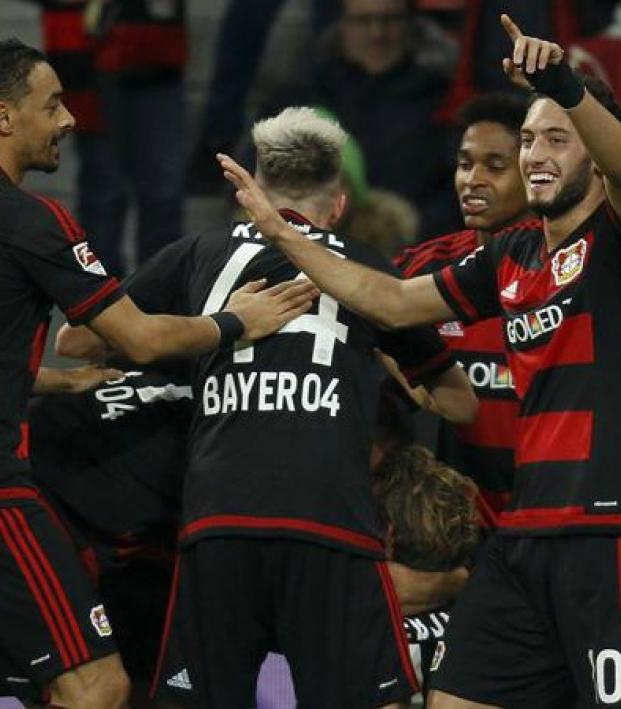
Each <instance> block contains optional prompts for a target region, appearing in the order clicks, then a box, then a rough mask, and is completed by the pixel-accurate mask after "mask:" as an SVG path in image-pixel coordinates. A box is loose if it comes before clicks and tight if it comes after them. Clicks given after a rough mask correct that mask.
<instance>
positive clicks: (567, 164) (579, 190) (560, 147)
mask: <svg viewBox="0 0 621 709" xmlns="http://www.w3.org/2000/svg"><path fill="white" fill-rule="evenodd" d="M520 170H521V172H522V177H523V179H524V184H525V185H526V195H527V197H528V205H529V207H530V208H531V209H532V211H534V212H535V213H536V214H539V215H540V216H544V217H548V218H550V219H556V218H558V217H561V216H563V215H564V214H566V213H567V212H569V211H570V210H571V209H573V208H574V207H576V206H577V205H579V204H580V203H581V202H582V201H583V200H584V199H585V197H586V195H587V194H588V192H589V190H590V189H591V188H592V186H593V180H594V178H595V165H594V163H593V161H592V160H591V158H590V156H589V154H588V152H587V150H586V148H585V147H584V144H583V142H582V140H581V139H580V137H579V135H578V133H577V131H576V129H575V128H574V126H573V124H572V122H571V120H570V119H569V118H568V116H567V114H566V112H565V111H564V110H563V109H562V108H561V107H560V106H559V105H558V104H557V103H555V102H554V101H551V100H550V99H538V100H537V101H535V102H534V103H533V105H532V106H531V107H530V110H529V111H528V114H527V116H526V120H525V121H524V125H523V126H522V132H521V148H520Z"/></svg>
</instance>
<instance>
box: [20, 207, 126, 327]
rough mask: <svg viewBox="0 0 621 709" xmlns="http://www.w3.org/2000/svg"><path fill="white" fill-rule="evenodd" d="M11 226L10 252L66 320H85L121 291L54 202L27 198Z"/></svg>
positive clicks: (75, 322) (77, 228)
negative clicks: (12, 241) (26, 204)
mask: <svg viewBox="0 0 621 709" xmlns="http://www.w3.org/2000/svg"><path fill="white" fill-rule="evenodd" d="M29 207H30V208H28V209H26V208H24V209H23V210H22V212H21V214H20V218H19V220H18V222H17V228H16V230H15V237H14V243H13V247H14V248H13V249H12V251H11V253H12V255H14V257H15V258H16V259H17V261H18V262H19V264H20V266H21V267H22V268H23V269H24V271H26V272H27V274H28V275H29V277H30V278H31V279H32V280H33V281H34V282H35V283H36V284H37V286H38V287H39V288H41V290H43V292H45V293H46V294H47V295H48V296H49V297H50V298H51V299H52V300H53V301H54V302H55V303H56V304H57V305H58V307H59V308H60V309H61V310H62V311H63V312H64V313H65V315H66V316H67V319H68V320H69V322H70V323H71V324H72V325H80V324H85V323H88V322H90V321H91V320H92V319H93V318H95V317H96V316H97V315H99V314H100V313H102V312H103V311H104V310H105V309H106V308H108V307H109V306H110V305H112V304H113V303H115V302H116V301H117V300H119V298H121V297H122V296H123V295H124V290H123V288H122V286H121V285H120V283H119V281H118V280H117V279H116V278H113V277H110V276H108V275H107V274H106V271H105V269H104V266H103V265H102V264H101V262H100V261H99V259H98V258H97V256H96V255H95V254H94V253H93V251H92V250H91V248H90V246H89V244H88V241H86V238H85V234H84V230H83V229H82V228H81V227H80V226H79V225H78V224H77V223H76V222H75V220H74V218H73V217H72V215H71V214H70V212H69V211H68V210H67V209H66V208H65V207H64V206H63V205H61V204H60V203H59V202H56V201H55V200H52V199H49V198H46V197H36V198H33V201H32V203H31V204H30V205H29Z"/></svg>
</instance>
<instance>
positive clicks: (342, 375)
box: [65, 109, 476, 709]
mask: <svg viewBox="0 0 621 709" xmlns="http://www.w3.org/2000/svg"><path fill="white" fill-rule="evenodd" d="M254 138H255V142H256V144H257V150H258V156H259V163H260V165H261V171H262V175H263V176H264V180H265V183H266V185H268V187H269V188H270V191H271V194H272V196H273V198H274V199H276V200H277V203H278V205H279V207H281V213H282V214H283V215H284V217H285V218H286V219H287V220H288V223H291V224H293V225H295V226H294V228H295V229H298V230H300V232H301V233H304V234H307V235H308V237H309V238H311V239H313V240H316V241H318V242H321V243H322V248H327V249H331V250H333V251H334V252H335V253H337V254H338V258H339V259H340V258H344V259H345V258H346V259H356V260H359V261H362V262H364V263H370V264H373V265H375V266H377V267H378V268H381V269H385V270H388V271H390V272H394V271H393V269H392V268H391V266H390V264H385V263H384V262H383V260H382V259H381V258H380V257H379V256H378V255H376V254H374V253H373V252H369V251H368V250H367V248H366V247H364V246H363V245H360V244H357V243H355V242H351V243H350V242H348V241H346V240H344V239H341V238H339V237H338V236H336V235H335V234H334V233H333V232H332V231H331V230H330V228H331V226H332V224H333V223H335V222H336V220H337V219H338V218H339V216H340V214H341V212H342V210H343V207H344V194H343V191H342V187H341V174H340V166H341V148H342V144H343V140H344V138H345V134H344V133H343V131H342V130H341V129H340V128H339V127H338V126H337V125H336V124H334V123H332V122H331V121H329V120H327V119H324V118H320V117H318V116H317V115H316V114H315V112H314V111H312V110H311V109H289V110H287V111H285V112H283V113H282V114H281V115H280V116H278V117H277V118H275V119H271V120H268V121H266V122H264V123H261V124H258V125H257V126H256V127H255V130H254ZM294 210H295V211H294ZM225 236H226V239H224V241H223V240H222V239H220V242H218V241H217V240H213V239H205V238H194V239H185V240H181V242H179V243H178V244H173V245H171V246H170V247H168V248H167V249H165V250H164V251H162V252H161V254H160V257H159V258H156V259H154V260H152V261H151V262H150V264H147V265H146V266H145V267H144V268H142V269H140V272H139V274H137V278H138V279H139V280H142V282H143V286H144V291H143V292H144V293H147V292H149V293H152V294H153V295H154V296H155V297H156V298H164V297H169V298H172V299H174V300H176V301H177V302H180V303H182V302H183V301H184V300H185V301H186V303H185V306H184V307H189V308H190V309H191V310H192V311H194V312H196V311H197V310H198V311H202V312H204V313H213V312H217V311H218V310H219V309H220V308H221V307H222V305H223V303H225V302H226V298H227V297H228V293H229V292H230V290H231V289H232V288H233V287H235V286H236V285H240V284H242V283H245V282H246V281H248V280H251V281H252V280H253V279H255V278H256V277H257V276H259V274H260V275H261V277H267V278H268V282H269V283H272V282H278V281H281V280H282V279H287V278H292V277H295V276H296V274H297V269H296V268H295V267H294V266H293V265H292V264H291V263H290V262H289V261H288V260H287V259H285V258H284V257H283V255H282V254H281V253H280V252H279V251H278V250H277V249H274V248H270V247H269V244H268V242H267V241H266V240H265V239H263V237H262V236H261V234H260V232H259V231H258V230H257V229H256V227H255V226H254V224H253V223H252V222H245V223H239V224H236V225H235V227H234V228H233V231H232V234H226V235H225ZM154 283H155V284H159V287H158V288H156V289H155V290H154V289H153V284H154ZM162 284H166V285H165V287H162ZM132 293H133V294H134V295H135V297H136V299H137V300H138V302H139V303H141V304H143V306H145V307H146V305H145V302H144V301H143V297H144V296H142V295H141V294H140V293H139V292H138V290H137V283H136V282H134V284H133V286H132ZM178 293H179V297H177V294H178ZM187 301H189V302H187ZM82 332H83V331H82ZM66 334H69V335H71V332H69V333H66ZM75 335H76V336H77V337H80V331H77V332H76V333H75ZM65 346H67V347H68V343H67V342H65ZM378 347H379V348H381V349H382V350H386V351H387V352H388V353H389V354H391V355H392V356H394V357H395V358H396V359H397V360H398V361H399V362H400V363H401V364H402V366H404V367H405V368H406V370H407V371H408V372H409V374H410V376H413V377H414V378H415V379H416V380H417V381H418V380H420V379H421V378H422V380H424V381H428V382H429V385H430V386H431V387H432V393H433V394H434V396H436V397H439V398H440V399H442V398H443V396H444V394H443V390H444V392H445V393H447V392H450V393H451V395H453V394H455V393H457V394H458V396H460V397H461V402H460V403H461V405H462V406H463V411H462V418H463V419H469V418H471V417H472V416H473V415H474V413H475V410H476V403H475V400H474V397H473V394H472V391H471V390H470V388H469V387H468V385H467V379H466V377H465V375H464V374H463V372H462V371H461V369H460V368H459V367H458V366H457V365H455V364H454V362H453V360H452V358H451V356H450V354H449V353H448V351H447V350H446V348H445V347H444V346H443V344H442V342H441V340H440V339H439V337H438V336H437V333H436V332H434V330H433V328H428V329H426V330H423V331H420V332H416V333H410V332H407V333H399V334H397V335H387V334H385V333H382V332H381V331H379V330H378V329H377V328H375V327H373V326H371V325H369V324H368V323H366V322H365V321H363V320H361V319H360V318H358V317H357V316H355V315H353V314H352V313H350V312H349V311H347V310H345V309H343V308H340V307H339V306H338V304H337V303H336V301H334V300H333V299H332V298H330V297H329V296H321V297H320V299H319V302H318V304H317V308H316V310H314V311H313V312H311V313H308V314H307V316H305V317H301V318H299V319H298V320H295V321H292V323H291V324H290V325H288V326H285V327H284V328H283V329H281V330H280V331H279V332H278V333H277V334H276V335H274V336H273V337H272V338H268V339H266V340H264V341H262V342H261V343H259V344H257V345H254V346H251V345H250V344H246V345H244V346H241V347H237V348H236V349H234V348H232V347H231V348H228V349H223V350H222V351H221V354H220V355H219V356H213V357H212V356H207V357H202V358H200V360H199V363H198V366H197V379H196V381H195V384H194V389H195V392H196V394H197V400H198V402H197V403H198V406H199V410H198V411H197V413H196V416H195V420H194V424H193V429H192V432H191V436H190V448H189V459H190V460H189V471H188V474H187V477H186V481H185V486H184V502H183V508H184V509H183V518H182V530H181V544H182V547H183V549H182V553H181V556H180V566H179V573H178V574H177V577H176V583H175V584H174V592H173V597H172V601H173V602H172V605H171V617H170V623H169V624H168V626H167V631H168V632H167V633H166V636H165V639H164V646H163V650H164V654H163V656H162V662H161V665H160V668H159V671H158V684H159V687H160V689H161V693H162V694H164V695H166V696H172V698H174V699H175V701H177V702H180V703H182V704H187V705H189V706H200V707H202V706H210V707H213V708H214V709H220V708H221V709H233V708H234V707H240V708H242V707H243V708H244V709H245V708H246V707H248V706H252V704H253V700H254V688H255V683H256V678H257V673H258V670H259V667H260V664H261V661H262V660H263V657H264V656H265V654H266V653H267V651H268V650H270V649H272V650H276V651H280V652H282V653H283V654H285V655H286V656H287V658H288V659H289V662H290V664H291V668H292V674H293V678H294V682H295V686H296V693H297V698H298V701H299V702H300V705H301V706H304V705H306V706H313V707H317V708H318V709H319V708H321V707H326V708H327V707H334V706H378V707H379V706H388V705H391V706H392V705H393V704H395V703H396V702H399V701H405V700H407V699H408V697H409V696H410V694H411V691H412V689H411V683H412V682H413V681H415V680H414V676H413V672H412V668H411V665H410V662H409V658H408V655H407V647H406V644H405V638H404V635H403V629H402V627H401V623H400V617H399V610H398V602H397V600H396V598H395V596H394V592H393V588H392V585H391V583H390V578H389V575H388V571H387V569H386V566H385V564H384V563H383V561H382V558H383V549H382V544H381V537H380V532H379V528H378V526H377V520H376V506H375V501H374V499H373V496H372V491H371V480H370V473H369V453H370V443H371V436H372V433H373V428H374V423H375V417H376V410H377V399H378V389H379V382H380V374H381V369H380V368H379V365H378V363H377V361H376V358H375V354H374V351H375V349H376V348H378Z"/></svg>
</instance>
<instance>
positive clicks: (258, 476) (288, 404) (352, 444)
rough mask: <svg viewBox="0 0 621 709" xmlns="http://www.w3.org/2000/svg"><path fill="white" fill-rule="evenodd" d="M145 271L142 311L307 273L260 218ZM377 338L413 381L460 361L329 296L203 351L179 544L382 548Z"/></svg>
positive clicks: (344, 251)
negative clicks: (276, 541) (210, 540)
mask: <svg viewBox="0 0 621 709" xmlns="http://www.w3.org/2000/svg"><path fill="white" fill-rule="evenodd" d="M283 214H285V215H286V217H287V218H288V219H289V220H290V222H291V223H292V224H295V225H296V227H297V228H299V229H300V230H301V231H302V232H303V233H305V234H306V236H307V237H308V238H309V239H313V240H316V241H319V242H321V243H323V244H324V245H325V246H326V247H327V248H330V249H331V250H332V251H334V252H335V253H336V254H338V256H339V257H341V258H351V259H355V260H357V261H360V262H362V263H365V264H367V265H370V266H373V267H375V268H381V269H383V270H388V271H390V272H394V273H396V271H395V270H394V269H393V268H392V267H391V265H390V264H389V263H387V262H385V261H384V260H383V259H382V258H381V257H380V256H378V255H377V254H375V253H374V252H372V251H370V250H369V249H368V248H367V247H365V246H364V245H363V244H359V243H356V242H353V241H348V240H346V239H343V238H341V237H338V236H336V235H334V234H331V233H329V232H325V231H322V230H320V229H317V228H316V227H314V226H313V225H312V224H310V223H308V222H307V221H305V220H304V219H303V218H301V217H300V216H299V215H296V214H295V213H293V212H283ZM223 237H225V238H224V239H223ZM218 244H220V245H221V247H220V248H218ZM140 270H141V271H142V274H140V273H139V274H137V277H136V278H134V279H133V281H132V284H131V288H130V292H131V293H132V295H133V296H134V297H135V298H136V300H137V302H139V303H140V304H141V305H142V306H143V307H149V301H150V300H151V299H159V300H160V306H159V307H164V303H162V302H161V298H162V297H164V296H163V294H165V297H166V298H170V299H171V301H176V302H179V303H182V302H183V301H184V294H186V296H185V298H186V299H187V307H189V309H190V312H191V313H194V314H200V313H205V314H209V313H214V312H217V311H219V310H220V309H222V308H223V307H225V304H226V302H227V300H228V297H229V295H230V293H231V291H232V290H234V289H235V288H238V287H240V286H241V285H243V284H244V283H246V282H248V281H251V280H257V279H259V278H263V277H265V278H267V281H268V283H269V284H274V283H278V282H281V281H283V280H288V279H291V278H295V277H296V276H297V275H298V269H297V268H296V267H295V266H294V265H293V264H292V263H291V262H289V261H288V260H287V259H286V257H285V256H284V255H283V254H282V252H281V251H279V250H278V249H276V248H274V247H272V246H271V245H270V244H269V242H268V241H267V240H265V239H264V238H263V237H262V235H261V234H260V233H259V232H257V230H256V228H255V226H254V225H253V224H252V223H240V224H237V225H235V226H234V228H233V231H232V233H231V232H230V231H228V232H227V233H225V234H223V235H221V236H220V239H219V241H217V240H214V239H209V238H205V237H198V238H194V239H190V240H181V241H179V242H177V243H176V244H173V245H171V246H169V247H167V248H166V249H164V250H163V251H162V252H160V254H159V255H158V256H156V257H154V259H152V260H151V262H150V263H147V264H145V267H143V268H142V269H140ZM176 291H179V292H180V293H179V295H178V296H176V295H175V292H176ZM375 348H380V349H382V350H384V351H385V352H387V354H390V355H391V356H393V357H394V358H395V359H397V360H398V361H399V362H400V364H401V365H402V367H403V368H404V370H405V373H406V375H408V376H409V377H410V378H411V379H412V380H413V381H420V379H421V377H423V378H424V377H425V376H434V375H437V374H440V373H441V372H443V371H445V370H446V369H448V368H449V367H450V366H452V365H453V364H454V359H453V357H452V355H451V353H450V352H449V350H448V349H447V348H446V347H445V346H444V344H443V343H442V340H441V339H440V337H439V336H438V334H437V332H436V331H435V328H433V327H428V328H418V329H416V330H413V331H401V332H398V333H386V332H382V331H380V330H379V328H377V327H375V326H373V325H372V324H371V323H368V322H366V321H364V320H363V319H362V318H360V317H358V316H357V315H355V314H354V313H352V312H351V311H348V310H347V309H345V308H343V307H342V306H340V305H339V304H338V303H337V302H336V301H335V300H334V299H333V298H331V297H329V296H328V295H326V294H322V295H321V296H320V298H319V299H318V301H317V302H316V303H315V304H314V306H313V308H312V310H311V311H309V312H308V313H306V314H304V315H302V316H300V317H298V318H296V319H295V320H293V321H292V322H290V323H288V324H287V325H285V326H284V327H283V328H282V329H281V330H280V331H279V332H278V333H276V334H274V335H272V336H271V337H267V338H264V339H263V340H260V341H259V342H256V343H254V344H252V345H251V344H250V343H245V342H241V343H237V346H236V347H235V348H233V347H227V348H222V349H220V350H218V351H217V352H214V353H209V354H206V355H204V356H202V357H200V358H199V359H198V362H197V365H196V368H195V370H196V371H195V378H194V394H195V401H196V412H195V417H194V422H193V425H192V429H191V432H190V442H189V470H188V474H187V477H186V480H185V485H184V500H183V522H182V531H181V540H182V543H185V544H190V543H192V542H193V541H195V540H196V539H198V538H201V537H204V536H223V535H245V536H247V535H250V536H286V537H291V538H302V539H307V540H309V539H310V540H312V541H315V542H319V543H322V544H326V545H329V546H337V547H346V548H349V549H354V550H355V551H357V552H358V553H363V554H367V555H370V556H374V557H380V556H382V555H383V549H382V544H381V541H380V540H381V538H382V535H381V531H380V523H379V519H378V514H377V505H376V501H375V499H374V496H373V494H372V489H371V473H370V450H371V439H372V434H373V432H374V429H375V422H376V419H377V408H378V399H379V387H380V383H381V379H382V370H381V368H380V367H379V365H378V363H377V360H376V357H375V354H374V350H375Z"/></svg>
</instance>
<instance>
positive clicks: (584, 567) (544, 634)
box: [430, 535, 621, 709]
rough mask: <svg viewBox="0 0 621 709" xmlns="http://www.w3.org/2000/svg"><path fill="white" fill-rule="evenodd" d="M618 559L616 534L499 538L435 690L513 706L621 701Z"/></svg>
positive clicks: (474, 579)
mask: <svg viewBox="0 0 621 709" xmlns="http://www.w3.org/2000/svg"><path fill="white" fill-rule="evenodd" d="M620 561H621V539H619V538H618V537H614V536H608V537H606V536H559V537H522V538H518V537H508V536H499V535H496V536H495V537H492V538H491V539H490V540H489V542H488V546H487V550H486V554H485V555H483V556H482V558H481V560H480V562H479V563H478V564H477V566H476V567H475V569H474V572H473V574H472V576H471V578H470V580H469V581H468V583H467V584H466V587H465V589H464V591H463V592H462V594H461V595H460V596H459V598H458V600H457V603H456V604H455V607H454V609H453V611H452V613H451V620H450V623H449V624H448V628H447V636H446V647H445V654H444V657H443V658H438V659H439V660H440V659H441V661H440V662H436V663H435V665H436V667H437V669H436V671H435V672H432V673H431V678H430V680H431V688H432V689H440V690H442V691H444V692H447V693H448V694H452V695H456V696H458V697H462V698H464V699H468V700H472V701H476V702H481V703H483V704H492V705H495V706H501V707H504V708H506V709H532V708H533V707H542V708H545V709H557V708H558V709H567V708H568V707H573V706H576V705H579V706H580V707H582V708H586V707H598V708H599V709H601V707H602V706H616V707H619V706H621V602H620V599H621V588H620V578H621V564H620ZM438 665H439V666H438Z"/></svg>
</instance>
